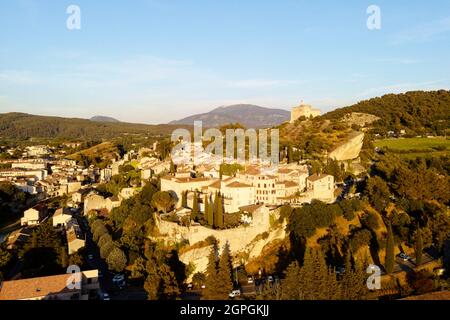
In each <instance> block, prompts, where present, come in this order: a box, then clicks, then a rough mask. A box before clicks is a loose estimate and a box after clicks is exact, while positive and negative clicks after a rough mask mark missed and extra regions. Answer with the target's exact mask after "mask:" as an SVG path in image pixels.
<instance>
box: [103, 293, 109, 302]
mask: <svg viewBox="0 0 450 320" xmlns="http://www.w3.org/2000/svg"><path fill="white" fill-rule="evenodd" d="M103 300H106V301H109V300H111V298H110V297H109V294H108V293H106V292H105V293H104V294H103Z"/></svg>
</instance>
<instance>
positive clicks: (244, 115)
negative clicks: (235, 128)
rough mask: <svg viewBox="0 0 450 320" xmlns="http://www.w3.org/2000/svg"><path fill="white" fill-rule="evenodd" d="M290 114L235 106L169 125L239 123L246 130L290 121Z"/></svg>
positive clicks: (214, 125)
mask: <svg viewBox="0 0 450 320" xmlns="http://www.w3.org/2000/svg"><path fill="white" fill-rule="evenodd" d="M290 116H291V113H290V112H289V111H286V110H282V109H271V108H264V107H259V106H255V105H251V104H237V105H232V106H228V107H219V108H217V109H214V110H212V111H210V112H207V113H202V114H196V115H193V116H190V117H187V118H184V119H181V120H176V121H172V122H170V124H185V125H193V123H194V121H198V120H201V121H203V126H204V127H220V126H222V125H225V124H230V123H240V124H242V125H243V126H245V127H246V128H264V127H273V126H277V125H279V124H281V123H283V122H286V121H288V120H289V119H290Z"/></svg>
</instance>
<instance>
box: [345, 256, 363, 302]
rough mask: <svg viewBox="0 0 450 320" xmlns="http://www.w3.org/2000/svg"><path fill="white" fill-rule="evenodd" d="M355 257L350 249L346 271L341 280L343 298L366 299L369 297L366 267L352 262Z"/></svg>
mask: <svg viewBox="0 0 450 320" xmlns="http://www.w3.org/2000/svg"><path fill="white" fill-rule="evenodd" d="M352 260H353V257H352V254H351V251H350V250H349V251H348V252H347V255H346V259H345V272H344V274H343V276H342V279H341V280H340V285H341V297H340V298H341V299H343V300H364V299H366V298H367V294H368V290H367V285H366V275H365V273H364V271H365V268H364V266H363V265H359V264H357V263H356V262H355V263H354V264H353V263H352Z"/></svg>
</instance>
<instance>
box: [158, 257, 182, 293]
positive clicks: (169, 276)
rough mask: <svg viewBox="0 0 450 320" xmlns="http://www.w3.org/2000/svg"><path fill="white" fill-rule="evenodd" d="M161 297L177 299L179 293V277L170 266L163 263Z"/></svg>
mask: <svg viewBox="0 0 450 320" xmlns="http://www.w3.org/2000/svg"><path fill="white" fill-rule="evenodd" d="M158 273H159V277H160V297H161V298H162V299H164V300H172V299H175V298H176V297H177V296H178V295H179V294H180V290H179V288H178V283H177V279H176V277H175V274H174V273H173V271H172V270H171V269H170V267H169V266H168V265H167V264H165V263H163V264H162V265H161V266H159V272H158Z"/></svg>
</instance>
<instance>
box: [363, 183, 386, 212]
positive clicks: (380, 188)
mask: <svg viewBox="0 0 450 320" xmlns="http://www.w3.org/2000/svg"><path fill="white" fill-rule="evenodd" d="M366 193H367V195H368V197H369V199H370V202H371V204H372V205H373V206H374V207H375V209H377V211H378V212H382V211H383V210H384V209H385V208H386V206H387V205H388V203H389V198H390V196H391V193H390V191H389V187H388V185H387V184H386V182H385V181H384V180H383V179H381V178H380V177H378V176H375V177H371V178H370V179H369V181H368V182H367V187H366Z"/></svg>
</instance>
